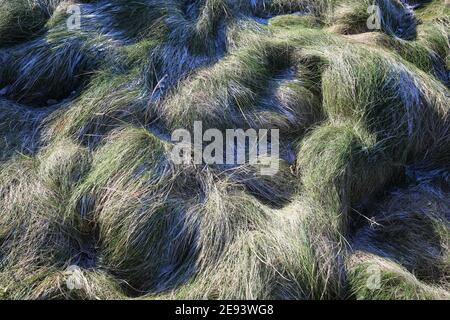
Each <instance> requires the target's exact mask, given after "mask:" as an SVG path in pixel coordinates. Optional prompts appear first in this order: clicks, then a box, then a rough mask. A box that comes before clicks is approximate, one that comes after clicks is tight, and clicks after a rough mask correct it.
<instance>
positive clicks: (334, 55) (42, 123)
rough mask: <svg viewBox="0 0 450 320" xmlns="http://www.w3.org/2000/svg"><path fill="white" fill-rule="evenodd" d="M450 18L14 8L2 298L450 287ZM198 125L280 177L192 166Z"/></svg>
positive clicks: (157, 5) (410, 5) (2, 45)
mask: <svg viewBox="0 0 450 320" xmlns="http://www.w3.org/2000/svg"><path fill="white" fill-rule="evenodd" d="M72 4H77V5H79V8H80V14H81V15H80V21H81V25H80V28H74V29H68V28H67V19H69V18H70V14H69V13H68V12H67V8H68V6H69V5H72ZM372 4H375V5H378V6H379V9H380V11H379V14H380V15H379V18H380V28H378V29H371V28H368V25H367V21H368V19H370V12H369V11H368V7H369V6H370V5H372ZM447 11H448V7H445V6H442V1H399V0H377V1H372V0H370V1H369V0H367V1H366V0H364V1H355V0H333V1H332V0H320V1H310V0H301V1H290V0H258V1H235V0H192V1H181V0H145V1H123V0H112V1H48V0H46V1H22V0H20V1H9V0H4V1H1V0H0V299H164V298H168V299H450V284H449V272H450V270H449V257H450V256H449V240H450V233H449V221H450V220H449V219H450V204H449V201H448V198H449V197H448V193H449V190H450V179H449V177H450V175H449V168H448V163H449V161H450V156H449V155H450V113H449V110H450V109H449V98H450V93H449V72H448V71H449V67H450V64H449V61H450V60H449V59H450V58H449V50H450V46H449V41H448V38H449V37H448V36H449V21H448V14H447ZM194 121H202V124H203V129H204V130H207V129H210V128H216V129H219V130H221V131H224V130H226V129H235V128H241V129H256V130H257V129H271V128H276V129H279V130H280V153H281V156H280V159H279V161H278V162H279V170H278V172H277V173H276V174H275V175H272V176H267V175H263V174H262V173H261V170H260V169H261V166H262V165H261V164H251V163H245V164H243V165H239V166H237V165H231V166H229V165H212V164H211V165H208V164H206V163H203V164H201V165H194V164H193V162H192V163H191V162H187V163H184V164H177V163H174V161H173V158H172V157H171V151H172V150H173V147H174V144H173V142H171V141H170V135H171V133H172V132H173V130H175V129H180V128H182V129H187V130H192V128H193V125H194Z"/></svg>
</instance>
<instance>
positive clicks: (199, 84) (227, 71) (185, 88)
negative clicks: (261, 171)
mask: <svg viewBox="0 0 450 320" xmlns="http://www.w3.org/2000/svg"><path fill="white" fill-rule="evenodd" d="M294 59H295V52H294V50H293V48H292V47H290V46H289V44H287V43H284V42H273V41H270V40H265V41H260V43H255V44H254V45H252V46H250V47H249V48H245V49H243V50H240V51H237V52H234V53H233V54H231V55H230V56H228V57H227V58H225V59H224V60H222V61H221V62H219V63H218V64H216V65H214V66H213V67H212V68H205V69H203V70H201V71H199V72H198V74H195V75H194V76H192V77H189V78H188V79H186V80H185V81H183V82H182V83H181V85H180V86H179V88H177V90H176V91H175V93H174V94H173V95H171V96H169V97H168V98H167V99H166V100H164V101H163V102H162V103H161V104H160V106H158V110H157V112H158V115H159V116H160V117H161V118H162V120H163V121H164V122H165V124H166V125H167V126H168V127H169V128H172V129H176V128H190V126H192V125H193V122H194V121H196V120H202V121H203V124H204V126H205V127H208V128H210V127H211V128H212V127H214V128H224V127H239V128H248V127H252V128H267V127H270V126H271V125H275V124H276V126H277V127H278V128H280V129H282V130H295V129H297V130H299V129H304V128H306V127H308V126H310V125H311V124H312V123H314V121H316V119H318V118H319V117H320V107H319V106H318V105H319V103H318V100H317V97H316V96H315V94H314V92H313V89H312V84H311V83H312V81H311V80H309V79H308V75H307V72H306V71H307V70H305V72H304V74H302V72H303V71H304V69H305V68H302V66H301V65H299V66H298V68H297V65H296V64H295V62H294ZM296 76H298V77H299V79H298V80H297V78H296ZM193 90H195V92H197V93H198V94H191V93H190V92H192V91H193ZM181 107H182V110H180V108H181Z"/></svg>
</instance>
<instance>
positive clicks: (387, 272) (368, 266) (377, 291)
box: [349, 252, 449, 300]
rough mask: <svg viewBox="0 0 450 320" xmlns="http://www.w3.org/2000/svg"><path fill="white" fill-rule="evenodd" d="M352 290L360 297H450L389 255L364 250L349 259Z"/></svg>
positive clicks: (365, 298) (415, 298)
mask: <svg viewBox="0 0 450 320" xmlns="http://www.w3.org/2000/svg"><path fill="white" fill-rule="evenodd" d="M374 279H376V280H374ZM378 280H379V281H378ZM375 281H377V282H375ZM349 290H350V294H351V297H352V298H355V299H360V300H441V299H442V300H448V299H449V293H448V291H446V290H445V289H443V288H441V287H439V286H432V285H427V284H424V283H422V282H420V281H419V280H417V278H416V277H414V275H412V274H411V273H409V272H408V271H406V270H405V269H404V268H402V267H401V266H399V265H398V264H396V263H395V262H393V261H391V260H389V259H384V258H382V257H379V256H373V255H370V254H367V253H363V252H357V253H355V254H354V255H353V256H352V257H351V259H350V261H349Z"/></svg>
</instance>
